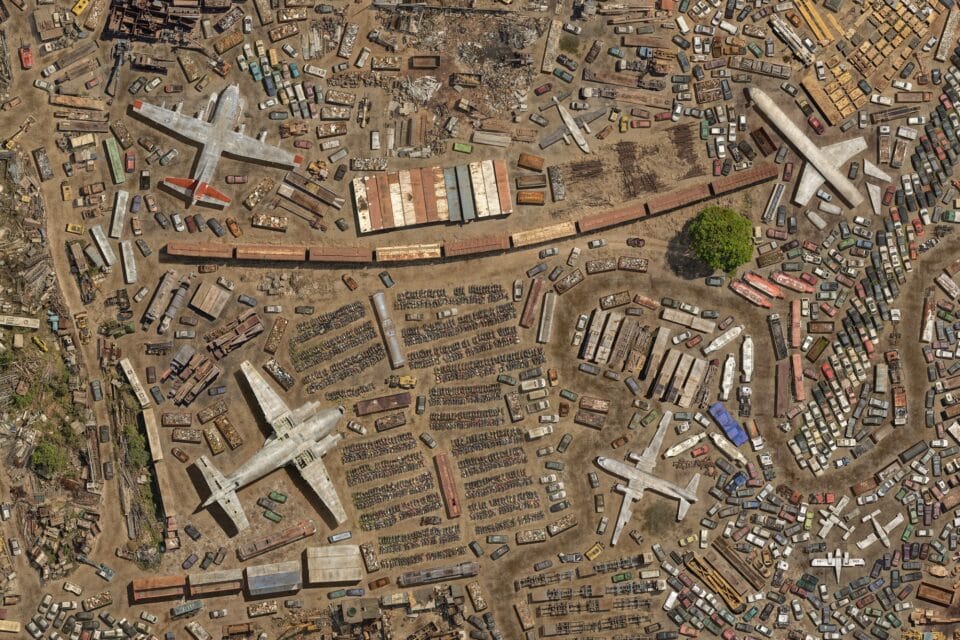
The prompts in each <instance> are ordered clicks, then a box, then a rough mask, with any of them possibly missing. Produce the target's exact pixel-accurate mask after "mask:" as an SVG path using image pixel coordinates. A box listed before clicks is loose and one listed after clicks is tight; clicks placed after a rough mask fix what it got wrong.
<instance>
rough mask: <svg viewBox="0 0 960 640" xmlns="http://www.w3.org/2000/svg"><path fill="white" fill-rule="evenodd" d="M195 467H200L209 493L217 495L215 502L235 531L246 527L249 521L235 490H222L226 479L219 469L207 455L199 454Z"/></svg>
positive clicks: (225, 484) (225, 486)
mask: <svg viewBox="0 0 960 640" xmlns="http://www.w3.org/2000/svg"><path fill="white" fill-rule="evenodd" d="M197 468H198V469H200V473H201V474H202V475H203V479H204V480H205V481H206V483H207V487H209V489H210V494H211V495H212V496H218V497H217V498H216V503H217V504H218V505H220V508H221V509H223V511H224V513H226V514H227V517H228V518H230V521H231V522H232V523H233V526H234V527H236V529H237V531H243V530H244V529H246V528H248V527H249V526H250V523H249V522H248V521H247V515H246V514H245V513H244V512H243V507H241V506H240V500H238V499H237V493H236V491H232V490H228V491H224V489H226V488H227V480H226V478H224V477H223V474H222V473H220V470H219V469H217V468H216V467H215V466H213V464H212V463H211V462H210V459H209V458H207V456H200V457H199V458H198V459H197Z"/></svg>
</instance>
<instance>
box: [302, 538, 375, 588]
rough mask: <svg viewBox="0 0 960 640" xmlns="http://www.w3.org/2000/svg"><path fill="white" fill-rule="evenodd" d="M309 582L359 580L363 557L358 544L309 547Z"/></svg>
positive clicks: (334, 582) (322, 582)
mask: <svg viewBox="0 0 960 640" xmlns="http://www.w3.org/2000/svg"><path fill="white" fill-rule="evenodd" d="M306 556H307V584H311V585H316V584H337V583H352V582H359V581H360V580H361V579H362V578H363V558H362V557H361V556H360V547H358V546H357V545H355V544H353V545H335V546H329V547H307V551H306Z"/></svg>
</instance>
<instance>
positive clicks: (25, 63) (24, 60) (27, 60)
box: [19, 44, 33, 70]
mask: <svg viewBox="0 0 960 640" xmlns="http://www.w3.org/2000/svg"><path fill="white" fill-rule="evenodd" d="M19 54H20V66H21V67H23V69H24V70H27V69H32V68H33V50H32V49H31V48H30V45H28V44H25V45H23V46H21V47H20V50H19Z"/></svg>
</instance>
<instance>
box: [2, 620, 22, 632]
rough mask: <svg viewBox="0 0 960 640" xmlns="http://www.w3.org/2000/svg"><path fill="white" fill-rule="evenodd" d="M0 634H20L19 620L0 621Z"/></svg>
mask: <svg viewBox="0 0 960 640" xmlns="http://www.w3.org/2000/svg"><path fill="white" fill-rule="evenodd" d="M0 633H20V623H19V622H18V621H17V620H0Z"/></svg>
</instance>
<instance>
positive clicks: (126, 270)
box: [120, 240, 137, 284]
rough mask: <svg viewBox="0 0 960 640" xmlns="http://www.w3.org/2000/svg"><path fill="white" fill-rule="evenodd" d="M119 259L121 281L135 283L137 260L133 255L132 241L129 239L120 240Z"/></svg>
mask: <svg viewBox="0 0 960 640" xmlns="http://www.w3.org/2000/svg"><path fill="white" fill-rule="evenodd" d="M120 260H121V262H122V263H123V281H124V282H125V283H126V284H136V282H137V262H136V260H135V258H134V257H133V242H132V241H130V240H121V241H120Z"/></svg>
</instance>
